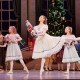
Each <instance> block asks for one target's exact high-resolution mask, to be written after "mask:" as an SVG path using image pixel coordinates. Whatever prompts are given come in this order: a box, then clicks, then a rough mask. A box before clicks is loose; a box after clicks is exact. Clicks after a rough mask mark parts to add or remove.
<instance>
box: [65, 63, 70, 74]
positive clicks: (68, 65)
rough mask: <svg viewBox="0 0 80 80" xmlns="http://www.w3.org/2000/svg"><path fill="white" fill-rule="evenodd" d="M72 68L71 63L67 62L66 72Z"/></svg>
mask: <svg viewBox="0 0 80 80" xmlns="http://www.w3.org/2000/svg"><path fill="white" fill-rule="evenodd" d="M69 70H70V63H67V71H66V72H65V73H69Z"/></svg>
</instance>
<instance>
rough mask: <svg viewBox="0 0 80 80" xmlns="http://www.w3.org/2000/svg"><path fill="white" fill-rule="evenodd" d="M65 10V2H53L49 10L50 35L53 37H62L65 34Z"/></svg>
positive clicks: (57, 0) (56, 0)
mask: <svg viewBox="0 0 80 80" xmlns="http://www.w3.org/2000/svg"><path fill="white" fill-rule="evenodd" d="M64 14H65V10H64V6H63V0H52V3H51V4H50V5H49V8H48V15H47V18H48V25H49V31H48V33H49V34H50V35H52V36H54V35H56V36H60V35H62V34H63V33H64V23H65V17H64Z"/></svg>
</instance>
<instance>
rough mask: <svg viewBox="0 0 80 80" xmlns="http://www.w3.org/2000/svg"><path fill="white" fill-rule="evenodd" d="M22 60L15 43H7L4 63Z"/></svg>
mask: <svg viewBox="0 0 80 80" xmlns="http://www.w3.org/2000/svg"><path fill="white" fill-rule="evenodd" d="M20 59H23V57H22V54H21V50H20V48H19V45H18V44H17V43H8V47H7V53H6V61H11V60H20Z"/></svg>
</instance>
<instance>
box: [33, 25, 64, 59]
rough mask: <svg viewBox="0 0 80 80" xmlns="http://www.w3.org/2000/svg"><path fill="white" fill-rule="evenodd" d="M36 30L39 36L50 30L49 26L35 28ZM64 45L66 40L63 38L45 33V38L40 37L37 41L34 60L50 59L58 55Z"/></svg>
mask: <svg viewBox="0 0 80 80" xmlns="http://www.w3.org/2000/svg"><path fill="white" fill-rule="evenodd" d="M34 30H35V31H36V33H37V34H41V33H43V32H44V30H46V31H47V30H48V26H47V25H44V26H42V27H39V26H35V27H34ZM63 44H64V39H62V38H61V37H53V36H50V35H48V34H47V33H45V35H44V36H38V37H37V38H36V41H35V45H34V50H33V55H32V58H33V59H37V58H45V57H50V56H51V55H52V54H56V53H58V52H59V51H60V50H61V49H62V46H63Z"/></svg>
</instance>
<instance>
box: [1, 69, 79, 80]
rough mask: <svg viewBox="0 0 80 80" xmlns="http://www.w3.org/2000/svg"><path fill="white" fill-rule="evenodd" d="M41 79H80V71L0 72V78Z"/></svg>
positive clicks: (17, 79)
mask: <svg viewBox="0 0 80 80" xmlns="http://www.w3.org/2000/svg"><path fill="white" fill-rule="evenodd" d="M32 79H34V80H39V79H43V80H44V79H49V80H50V79H52V80H62V79H75V80H76V79H80V71H70V73H69V74H65V73H64V71H51V72H43V74H42V75H40V73H39V71H35V70H34V71H32V70H31V71H30V72H29V74H27V73H26V72H25V71H23V70H16V71H14V73H13V74H7V73H6V72H1V73H0V80H32Z"/></svg>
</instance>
